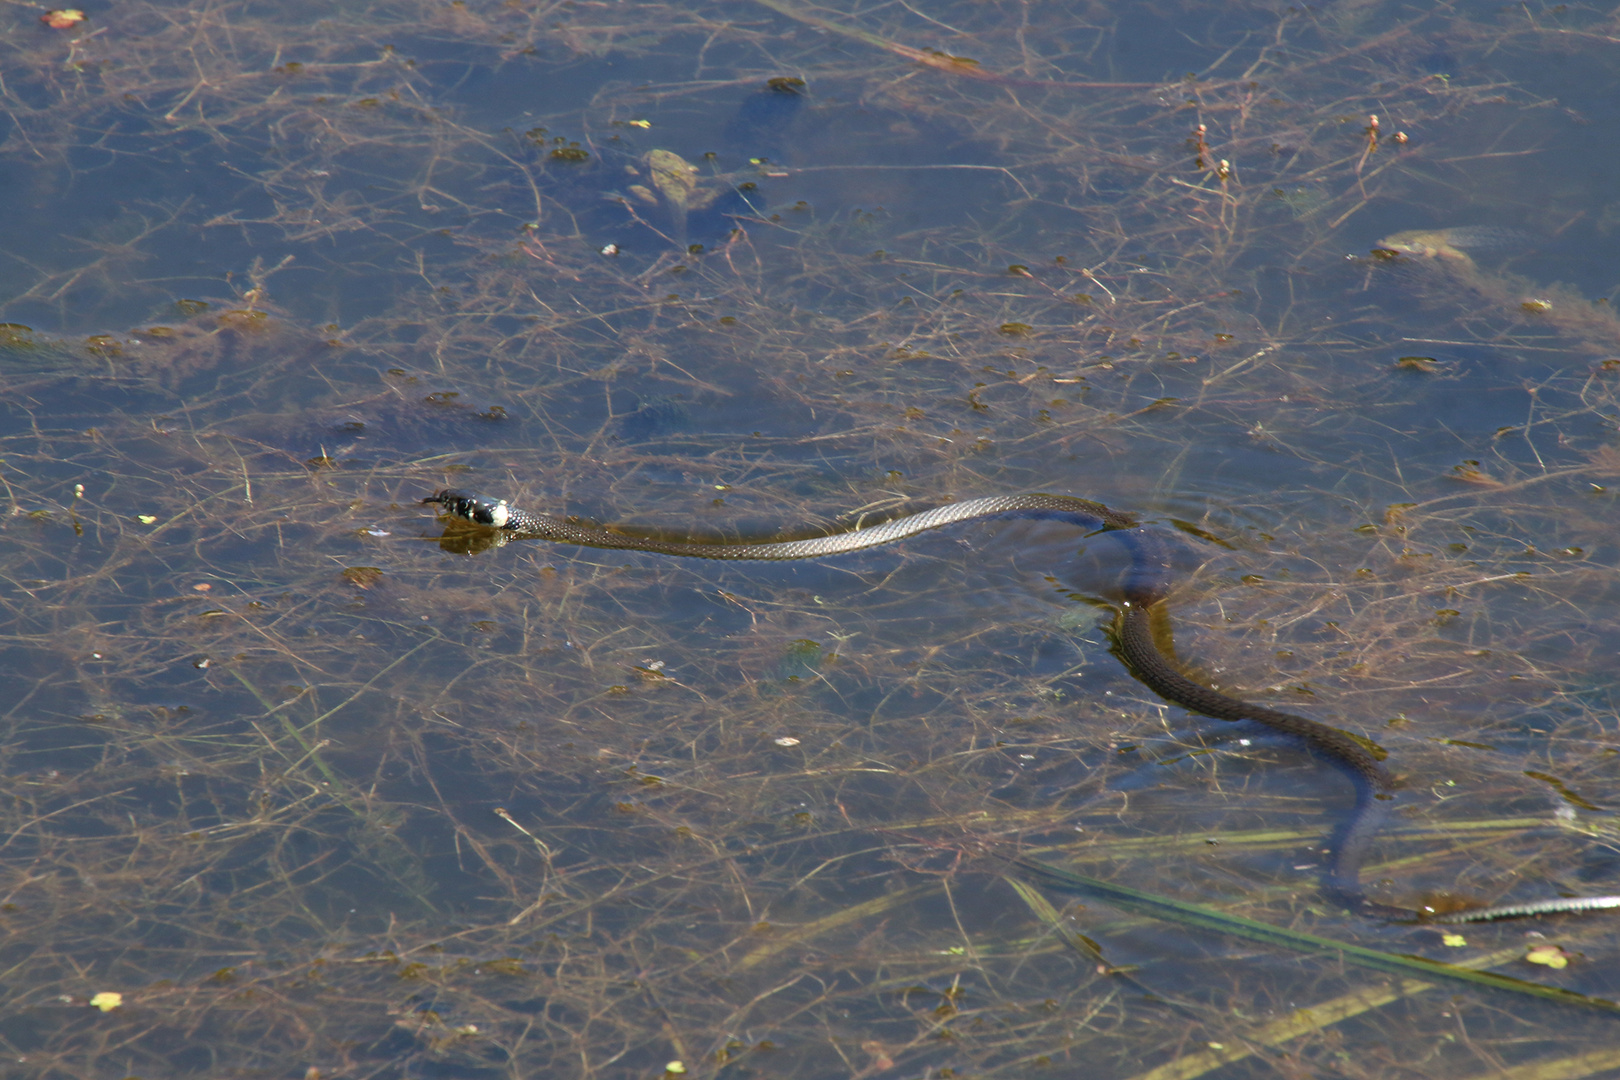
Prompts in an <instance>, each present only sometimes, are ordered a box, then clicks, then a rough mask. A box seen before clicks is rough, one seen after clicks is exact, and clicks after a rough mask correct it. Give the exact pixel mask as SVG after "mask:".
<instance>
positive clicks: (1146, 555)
mask: <svg viewBox="0 0 1620 1080" xmlns="http://www.w3.org/2000/svg"><path fill="white" fill-rule="evenodd" d="M422 501H423V502H424V503H437V504H438V505H439V506H441V507H443V512H444V513H445V514H447V515H449V516H450V517H453V518H456V519H459V520H461V521H466V522H471V523H473V524H475V525H482V526H486V527H488V528H492V529H498V530H500V531H501V532H502V533H504V534H507V535H511V536H514V537H521V538H526V539H537V540H549V541H552V542H554V543H560V544H579V545H582V546H585V547H594V548H609V549H616V550H624V551H646V552H652V553H655V554H660V555H675V556H681V557H685V558H700V559H719V560H729V561H788V560H797V559H817V558H825V557H827V556H831V555H842V554H847V553H849V552H853V551H862V550H866V549H868V548H874V547H879V546H882V545H885V544H892V543H895V542H896V541H900V540H904V539H907V538H908V537H912V536H916V535H918V534H919V533H923V532H928V531H930V530H932V529H938V528H942V527H944V526H946V525H955V524H958V523H961V522H965V521H977V520H983V519H986V518H1026V519H1027V518H1037V519H1050V520H1060V521H1065V522H1068V523H1070V524H1073V525H1076V526H1078V527H1080V528H1083V529H1086V530H1088V531H1091V532H1098V533H1108V534H1111V535H1113V536H1117V537H1118V538H1119V539H1120V540H1121V541H1123V542H1124V543H1125V544H1126V546H1127V547H1128V548H1129V550H1130V554H1131V564H1130V568H1129V570H1128V571H1127V573H1126V576H1125V581H1124V584H1123V586H1122V588H1121V593H1122V602H1121V604H1120V606H1119V610H1118V613H1117V616H1116V618H1115V622H1114V629H1113V633H1114V640H1115V654H1116V655H1117V656H1118V657H1119V658H1120V660H1121V661H1122V662H1123V663H1124V664H1125V666H1126V668H1127V669H1128V670H1129V671H1130V672H1131V674H1132V675H1133V676H1135V677H1136V678H1137V679H1138V680H1139V681H1140V682H1142V683H1143V684H1144V685H1145V686H1147V687H1148V689H1150V690H1152V691H1153V692H1154V693H1155V694H1157V695H1159V696H1160V697H1162V698H1164V699H1165V700H1166V701H1169V702H1171V703H1173V704H1176V705H1180V706H1181V707H1183V708H1185V709H1188V710H1190V711H1192V712H1195V713H1200V714H1202V715H1204V716H1209V717H1213V718H1215V719H1217V720H1230V721H1239V720H1248V721H1252V722H1255V723H1258V724H1262V725H1264V726H1265V727H1268V728H1270V729H1271V730H1272V731H1275V732H1277V733H1279V734H1281V735H1285V736H1288V737H1290V738H1292V739H1295V740H1296V741H1298V742H1301V743H1303V744H1305V745H1306V746H1307V747H1308V748H1309V749H1310V750H1312V751H1313V752H1314V753H1316V754H1319V755H1320V756H1321V757H1323V758H1324V759H1326V760H1327V761H1329V762H1331V763H1332V764H1333V765H1335V766H1336V767H1338V768H1339V770H1340V771H1341V772H1343V773H1344V774H1345V775H1346V776H1347V777H1348V778H1349V780H1350V781H1351V783H1352V784H1353V785H1354V787H1355V793H1356V794H1355V806H1354V807H1353V809H1352V810H1351V812H1350V813H1349V814H1348V815H1347V816H1346V817H1345V819H1344V820H1343V823H1342V824H1341V825H1340V826H1339V828H1337V829H1336V830H1335V831H1334V835H1333V837H1332V839H1331V841H1330V843H1329V852H1330V857H1329V859H1328V862H1327V866H1326V871H1325V873H1324V877H1323V886H1324V889H1325V891H1326V892H1327V893H1328V894H1329V895H1330V896H1331V897H1333V898H1334V899H1336V900H1338V901H1339V902H1340V903H1343V904H1344V905H1345V906H1347V907H1348V908H1350V909H1351V910H1352V911H1356V912H1358V913H1360V914H1364V915H1369V916H1372V917H1376V918H1383V919H1398V920H1413V919H1424V918H1427V919H1428V921H1434V922H1464V921H1484V920H1488V919H1496V918H1510V917H1516V916H1521V915H1541V914H1552V913H1558V912H1567V911H1588V910H1596V909H1599V908H1606V907H1617V906H1620V897H1570V898H1561V899H1557V900H1551V901H1542V902H1537V903H1532V904H1523V905H1512V906H1504V907H1501V908H1475V909H1470V910H1465V911H1460V912H1455V913H1450V914H1445V915H1435V914H1432V913H1422V912H1417V911H1411V910H1408V909H1405V908H1399V907H1393V906H1391V905H1388V904H1382V903H1378V902H1377V901H1373V900H1371V899H1369V898H1368V897H1367V896H1366V894H1365V893H1364V892H1363V890H1362V887H1361V864H1362V861H1363V860H1364V859H1365V857H1366V854H1367V848H1368V846H1369V844H1370V843H1371V840H1372V837H1373V835H1374V833H1376V832H1377V829H1378V826H1379V824H1380V823H1381V821H1382V819H1383V817H1384V814H1385V808H1386V807H1387V806H1388V805H1389V803H1390V800H1391V798H1392V796H1393V792H1394V788H1395V783H1394V779H1393V778H1392V777H1391V776H1390V773H1389V770H1388V769H1386V768H1385V767H1384V765H1383V763H1382V761H1381V760H1380V758H1379V755H1378V754H1376V753H1375V752H1374V751H1373V750H1372V749H1371V748H1370V745H1369V744H1368V743H1365V742H1363V741H1362V740H1360V739H1358V738H1356V737H1354V736H1352V735H1349V734H1347V733H1345V732H1344V731H1341V730H1339V729H1338V728H1335V727H1330V726H1328V725H1327V724H1323V723H1321V722H1319V721H1316V720H1311V719H1308V718H1306V717H1303V716H1296V715H1295V714H1293V713H1287V712H1282V711H1279V710H1277V709H1271V708H1268V707H1266V706H1264V705H1256V704H1254V703H1252V702H1248V701H1243V700H1242V699H1240V698H1236V697H1233V696H1231V695H1230V694H1223V693H1221V692H1220V691H1218V690H1213V689H1211V688H1209V687H1207V686H1203V685H1200V684H1199V683H1196V682H1194V681H1193V680H1191V679H1189V678H1187V677H1186V676H1185V675H1183V674H1182V673H1181V672H1180V671H1179V670H1177V668H1176V666H1175V665H1174V664H1173V663H1172V662H1171V661H1170V659H1169V657H1167V656H1166V655H1165V654H1164V652H1163V651H1161V650H1160V648H1159V646H1158V643H1157V642H1156V641H1155V639H1154V634H1153V614H1154V610H1155V608H1156V606H1157V605H1159V604H1160V603H1161V602H1162V601H1163V600H1164V599H1165V597H1166V595H1167V594H1168V592H1169V583H1170V577H1171V567H1170V552H1169V548H1168V546H1167V545H1166V544H1165V541H1164V538H1163V537H1162V536H1161V535H1160V534H1159V533H1157V532H1155V531H1154V530H1152V529H1148V528H1145V527H1143V526H1142V525H1141V524H1140V523H1139V522H1138V521H1137V519H1136V518H1135V517H1133V516H1131V515H1130V514H1126V513H1121V512H1120V511H1117V510H1113V509H1110V508H1109V507H1107V506H1104V505H1103V504H1101V503H1097V502H1092V501H1091V500H1089V499H1081V498H1077V497H1075V496H1070V495H1045V494H1023V495H993V496H988V497H984V498H977V499H966V500H963V501H961V502H953V503H948V504H946V505H944V506H939V507H935V508H934V509H932V510H925V511H922V512H920V513H916V514H911V515H908V516H906V517H900V518H894V519H891V520H888V521H884V522H881V523H879V524H876V525H869V526H865V527H857V528H854V529H850V530H848V531H844V532H835V533H829V534H826V535H822V536H813V537H809V538H806V539H798V540H767V541H730V540H706V539H696V538H686V539H680V540H671V539H666V538H663V537H659V536H655V535H650V534H648V533H645V532H636V531H633V530H630V529H626V528H622V527H605V526H601V525H595V524H590V523H587V522H582V521H579V520H577V519H574V518H565V517H558V516H555V515H552V514H539V513H533V512H530V511H528V510H523V509H520V508H518V507H515V506H512V505H511V504H509V503H508V502H507V501H506V500H505V499H495V498H490V497H487V496H483V495H475V494H470V493H468V492H463V491H457V490H454V489H445V490H442V491H439V492H437V493H435V494H433V495H431V496H429V497H427V498H425V499H423V500H422Z"/></svg>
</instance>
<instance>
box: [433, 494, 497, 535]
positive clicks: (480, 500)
mask: <svg viewBox="0 0 1620 1080" xmlns="http://www.w3.org/2000/svg"><path fill="white" fill-rule="evenodd" d="M422 502H424V503H438V504H439V505H440V506H442V507H444V512H445V513H446V514H448V515H450V516H451V517H456V518H460V519H461V520H462V521H470V522H472V523H473V524H474V525H487V526H488V527H490V528H492V529H504V528H506V522H507V519H508V518H509V517H511V513H512V508H511V507H510V506H508V505H507V503H506V500H505V499H491V498H489V497H488V496H487V495H473V494H469V493H468V492H465V491H457V490H455V489H454V488H445V489H443V490H442V491H436V492H434V493H433V494H432V495H429V496H428V497H427V498H425V499H423V500H422Z"/></svg>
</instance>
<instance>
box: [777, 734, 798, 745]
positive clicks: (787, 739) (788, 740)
mask: <svg viewBox="0 0 1620 1080" xmlns="http://www.w3.org/2000/svg"><path fill="white" fill-rule="evenodd" d="M771 741H772V742H773V743H775V744H776V745H777V746H798V745H799V740H798V739H795V738H794V737H793V736H791V735H782V736H779V737H778V738H775V739H772V740H771Z"/></svg>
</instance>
